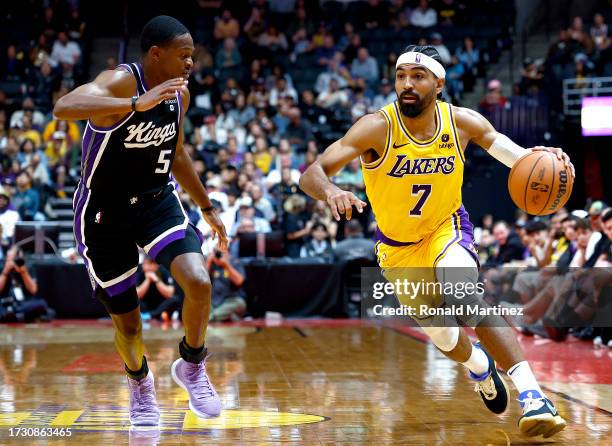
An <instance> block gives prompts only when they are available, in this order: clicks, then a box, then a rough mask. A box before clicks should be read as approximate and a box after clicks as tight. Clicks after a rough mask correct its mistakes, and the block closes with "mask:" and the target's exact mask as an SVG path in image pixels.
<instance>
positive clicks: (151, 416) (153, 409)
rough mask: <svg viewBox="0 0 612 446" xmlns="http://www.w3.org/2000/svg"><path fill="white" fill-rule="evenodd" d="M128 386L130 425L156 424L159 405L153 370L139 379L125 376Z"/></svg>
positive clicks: (157, 422)
mask: <svg viewBox="0 0 612 446" xmlns="http://www.w3.org/2000/svg"><path fill="white" fill-rule="evenodd" d="M127 381H128V387H129V388H130V423H132V426H157V425H158V424H159V407H158V406H157V398H156V395H155V379H154V378H153V372H151V371H150V370H149V374H148V375H147V376H146V377H144V378H143V379H141V380H140V381H138V380H136V379H132V378H130V377H129V376H128V377H127Z"/></svg>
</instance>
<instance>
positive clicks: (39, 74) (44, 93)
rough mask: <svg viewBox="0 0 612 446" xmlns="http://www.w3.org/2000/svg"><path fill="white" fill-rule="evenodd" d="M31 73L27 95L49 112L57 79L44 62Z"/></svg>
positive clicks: (46, 62) (57, 85) (49, 66)
mask: <svg viewBox="0 0 612 446" xmlns="http://www.w3.org/2000/svg"><path fill="white" fill-rule="evenodd" d="M113 69H114V67H113ZM31 73H32V74H31V76H30V81H29V85H28V94H30V95H32V97H33V98H34V99H36V102H37V103H38V104H39V105H40V107H41V108H42V109H43V110H45V111H48V110H51V106H52V104H51V98H52V95H53V92H54V91H55V90H57V88H58V87H59V82H58V81H59V79H58V77H57V76H56V75H55V73H54V72H53V69H52V68H51V64H49V62H48V61H46V60H45V61H44V62H42V63H41V64H40V67H39V68H38V69H32V70H31Z"/></svg>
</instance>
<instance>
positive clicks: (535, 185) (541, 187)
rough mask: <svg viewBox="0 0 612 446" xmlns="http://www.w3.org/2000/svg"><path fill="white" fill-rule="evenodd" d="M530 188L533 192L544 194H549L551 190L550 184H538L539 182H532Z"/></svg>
mask: <svg viewBox="0 0 612 446" xmlns="http://www.w3.org/2000/svg"><path fill="white" fill-rule="evenodd" d="M529 187H530V188H531V190H535V191H538V192H544V193H547V192H548V189H549V187H548V184H542V183H538V182H537V181H532V182H531V184H530V185H529Z"/></svg>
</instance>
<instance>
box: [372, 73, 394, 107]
mask: <svg viewBox="0 0 612 446" xmlns="http://www.w3.org/2000/svg"><path fill="white" fill-rule="evenodd" d="M396 99H397V95H396V94H395V90H394V88H393V84H391V82H389V79H386V78H385V79H383V80H381V81H380V88H379V90H378V94H377V95H376V96H374V100H373V101H372V111H373V112H374V111H377V110H379V109H381V108H382V107H384V106H385V105H387V104H390V103H391V102H393V101H395V100H396Z"/></svg>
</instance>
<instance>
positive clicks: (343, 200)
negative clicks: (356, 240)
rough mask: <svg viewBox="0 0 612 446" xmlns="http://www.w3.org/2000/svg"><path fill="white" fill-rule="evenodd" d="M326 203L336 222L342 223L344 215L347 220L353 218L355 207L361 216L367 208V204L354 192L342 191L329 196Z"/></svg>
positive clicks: (339, 190)
mask: <svg viewBox="0 0 612 446" xmlns="http://www.w3.org/2000/svg"><path fill="white" fill-rule="evenodd" d="M326 201H327V204H328V205H329V208H330V209H331V212H332V215H333V216H334V218H335V219H336V221H340V214H344V215H345V216H346V219H347V220H350V219H351V217H352V216H353V206H355V209H357V212H359V213H360V214H361V213H362V212H363V208H365V207H366V206H367V203H365V202H363V201H361V200H360V199H359V198H357V197H356V196H355V194H353V193H352V192H348V191H345V190H341V189H338V190H337V191H335V192H332V193H331V194H329V195H328V197H327V200H326Z"/></svg>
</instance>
